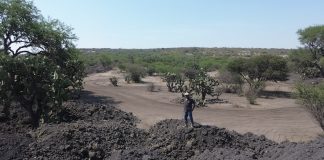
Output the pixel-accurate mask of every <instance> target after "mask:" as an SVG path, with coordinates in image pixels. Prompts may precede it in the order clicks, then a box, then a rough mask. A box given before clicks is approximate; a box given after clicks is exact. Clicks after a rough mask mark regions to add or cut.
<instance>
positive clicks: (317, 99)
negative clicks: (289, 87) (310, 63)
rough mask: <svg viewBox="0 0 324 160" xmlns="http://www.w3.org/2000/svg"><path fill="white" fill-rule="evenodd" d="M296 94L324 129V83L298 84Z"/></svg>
mask: <svg viewBox="0 0 324 160" xmlns="http://www.w3.org/2000/svg"><path fill="white" fill-rule="evenodd" d="M295 94H296V96H297V98H298V99H299V100H300V102H301V103H302V104H303V105H304V106H305V108H306V109H307V111H308V112H310V113H311V115H312V116H313V117H314V118H315V120H316V121H317V122H318V123H319V125H320V127H321V128H322V130H324V84H323V83H322V84H318V85H305V84H298V85H297V87H296V92H295Z"/></svg>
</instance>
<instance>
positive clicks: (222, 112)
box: [85, 73, 322, 142]
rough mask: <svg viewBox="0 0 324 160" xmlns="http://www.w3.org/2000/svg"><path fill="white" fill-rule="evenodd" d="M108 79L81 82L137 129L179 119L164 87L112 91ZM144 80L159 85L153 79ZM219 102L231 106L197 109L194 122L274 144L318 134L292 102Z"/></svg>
mask: <svg viewBox="0 0 324 160" xmlns="http://www.w3.org/2000/svg"><path fill="white" fill-rule="evenodd" d="M111 75H112V73H105V74H94V75H90V76H89V77H87V78H86V79H85V82H86V83H85V90H88V91H91V92H93V93H94V94H96V95H99V96H106V97H111V98H113V99H114V100H115V101H118V102H120V103H119V107H120V108H121V109H122V110H124V111H127V112H132V113H133V114H134V115H135V116H137V117H138V118H139V119H140V120H141V123H140V124H139V125H138V127H140V128H148V127H149V126H152V125H153V124H155V123H156V122H158V121H160V120H163V119H169V118H173V119H182V114H183V109H182V106H181V105H179V104H175V103H172V102H170V100H172V99H174V98H176V97H179V94H176V93H169V92H167V91H166V88H165V87H164V86H161V89H162V90H161V91H160V92H148V91H147V90H146V86H147V84H137V85H128V84H124V83H122V84H121V86H120V87H113V86H111V85H110V84H109V80H108V77H109V76H111ZM146 80H148V81H153V82H155V83H156V84H159V85H161V84H162V83H161V82H160V80H159V79H158V78H156V77H149V78H147V79H146ZM282 88H284V87H282ZM222 98H224V99H226V100H228V101H229V102H232V103H230V104H213V105H210V106H209V107H207V108H199V109H197V110H195V112H194V118H195V121H197V122H199V123H202V124H208V125H216V126H219V127H225V128H227V129H230V130H235V131H237V132H240V133H246V132H253V133H255V134H258V135H261V134H264V135H265V136H266V137H268V138H269V139H272V140H275V141H277V142H280V141H284V140H290V141H307V140H311V139H314V138H315V137H317V136H318V134H320V133H322V131H321V129H320V127H319V126H318V125H317V124H316V123H315V122H314V121H313V120H312V119H311V118H310V116H309V115H308V113H307V112H306V111H305V110H304V109H303V108H301V107H300V106H299V105H297V104H295V100H293V99H289V98H274V99H272V98H267V99H265V98H260V99H258V102H259V105H255V106H249V105H247V102H246V100H245V98H244V97H238V96H235V95H232V94H225V95H223V96H222Z"/></svg>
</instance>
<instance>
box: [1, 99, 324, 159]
mask: <svg viewBox="0 0 324 160" xmlns="http://www.w3.org/2000/svg"><path fill="white" fill-rule="evenodd" d="M90 101H92V100H90ZM96 101H98V100H96ZM65 107H66V108H67V109H68V110H69V114H67V116H66V117H65V120H66V122H63V123H59V124H45V125H41V127H39V128H38V129H36V130H31V129H30V128H29V126H28V125H26V124H25V120H24V119H22V118H21V117H22V114H23V111H21V110H16V111H15V112H14V113H13V114H12V117H11V119H10V120H8V121H4V122H0V127H1V130H0V131H1V132H0V138H1V140H0V159H1V160H6V159H53V160H54V159H67V160H69V159H71V160H72V159H132V160H133V159H177V160H178V159H285V160H287V159H288V160H289V159H294V160H295V159H323V158H324V139H323V138H318V139H316V140H314V141H311V142H309V143H291V142H284V143H281V144H278V143H276V142H274V141H271V140H268V139H267V138H265V137H264V136H256V135H254V134H251V133H247V134H244V135H241V134H239V133H237V132H234V131H228V130H227V129H224V128H218V127H215V126H207V125H199V124H196V127H195V128H186V127H184V123H183V122H182V121H181V120H171V119H169V120H163V121H160V122H159V123H157V124H155V125H154V126H152V127H151V128H150V129H149V130H143V129H138V128H137V127H136V122H137V121H138V120H137V118H136V117H135V116H133V115H132V114H130V113H126V112H123V111H121V110H119V109H116V108H115V107H114V106H112V105H107V104H100V103H96V104H94V103H87V102H86V101H78V102H68V103H66V104H65Z"/></svg>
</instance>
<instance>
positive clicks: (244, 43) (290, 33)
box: [34, 0, 324, 48]
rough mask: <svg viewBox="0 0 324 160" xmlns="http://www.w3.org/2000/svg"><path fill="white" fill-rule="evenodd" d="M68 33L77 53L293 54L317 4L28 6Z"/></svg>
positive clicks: (220, 0) (322, 5) (322, 17)
mask: <svg viewBox="0 0 324 160" xmlns="http://www.w3.org/2000/svg"><path fill="white" fill-rule="evenodd" d="M34 4H35V5H36V7H37V8H38V9H39V10H40V11H41V13H42V14H43V16H44V17H51V18H55V19H59V20H60V21H62V22H64V23H65V24H67V25H69V26H71V27H72V28H74V30H73V33H75V34H76V35H77V37H78V40H77V41H76V45H77V47H78V48H171V47H241V48H298V47H300V46H301V45H300V43H299V41H298V35H297V34H296V32H297V31H298V29H301V28H305V27H308V26H312V25H322V24H324V1H323V0H34Z"/></svg>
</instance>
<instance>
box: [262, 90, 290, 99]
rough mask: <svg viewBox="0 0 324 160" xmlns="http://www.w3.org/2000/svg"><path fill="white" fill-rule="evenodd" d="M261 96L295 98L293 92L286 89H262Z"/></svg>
mask: <svg viewBox="0 0 324 160" xmlns="http://www.w3.org/2000/svg"><path fill="white" fill-rule="evenodd" d="M260 97H262V98H267V99H274V98H293V94H292V93H291V92H286V91H261V92H260Z"/></svg>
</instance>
